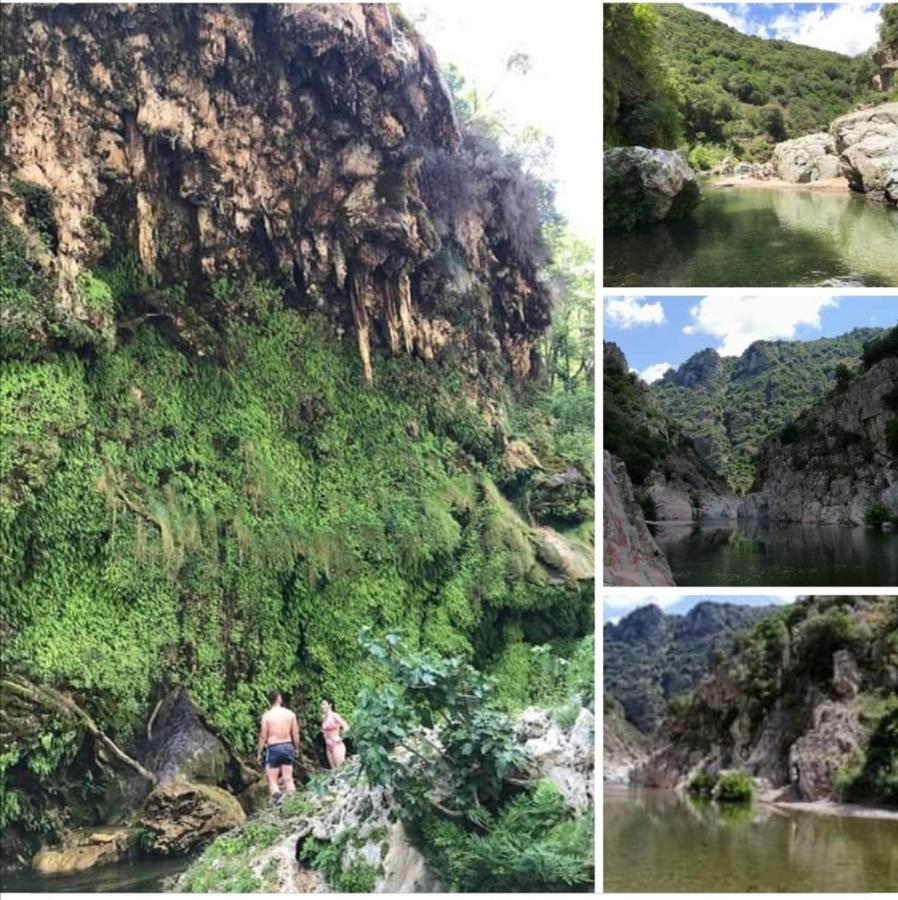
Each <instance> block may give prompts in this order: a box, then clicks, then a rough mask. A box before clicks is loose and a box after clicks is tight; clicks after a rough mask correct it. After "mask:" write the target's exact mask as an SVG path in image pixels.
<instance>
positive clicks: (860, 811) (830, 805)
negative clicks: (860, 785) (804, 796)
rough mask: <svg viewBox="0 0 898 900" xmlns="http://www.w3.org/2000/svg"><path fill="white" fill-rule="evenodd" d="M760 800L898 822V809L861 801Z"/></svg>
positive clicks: (826, 813)
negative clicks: (866, 803) (871, 804)
mask: <svg viewBox="0 0 898 900" xmlns="http://www.w3.org/2000/svg"><path fill="white" fill-rule="evenodd" d="M758 802H759V803H761V804H764V805H766V806H773V807H776V808H782V809H786V810H793V811H795V812H809V813H816V814H817V815H820V816H838V817H840V818H848V819H877V820H879V821H892V822H898V809H888V808H886V807H884V806H863V805H862V804H860V803H838V802H836V801H835V800H814V801H805V802H801V801H798V800H788V801H786V800H772V799H771V800H768V799H764V797H763V796H759V797H758Z"/></svg>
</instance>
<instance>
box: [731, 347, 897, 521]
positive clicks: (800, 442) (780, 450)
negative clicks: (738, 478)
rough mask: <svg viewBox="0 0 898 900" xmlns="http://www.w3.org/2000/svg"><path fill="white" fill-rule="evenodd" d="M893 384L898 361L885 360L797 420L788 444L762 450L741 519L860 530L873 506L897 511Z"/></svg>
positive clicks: (774, 441)
mask: <svg viewBox="0 0 898 900" xmlns="http://www.w3.org/2000/svg"><path fill="white" fill-rule="evenodd" d="M896 384H898V359H895V358H891V359H884V360H882V361H881V362H879V363H877V364H876V365H874V366H873V367H872V368H870V369H869V370H868V371H866V372H863V373H861V374H859V375H858V376H857V377H855V378H854V379H853V380H852V381H851V382H850V384H849V385H848V387H847V389H845V390H844V391H842V392H837V393H835V394H834V395H832V396H831V397H830V399H828V400H827V401H825V402H824V403H822V404H821V405H819V406H818V407H816V408H814V409H813V410H812V411H811V412H810V413H807V414H806V417H805V418H804V419H803V420H799V423H798V425H797V426H796V435H795V440H793V441H792V442H791V443H784V442H783V440H782V439H781V438H774V439H772V440H771V441H769V442H768V443H767V444H765V445H764V447H763V448H762V451H761V456H760V460H759V465H758V475H757V479H756V482H755V486H754V489H753V491H752V493H750V494H748V495H747V496H746V497H745V500H744V501H743V503H742V505H741V506H740V508H739V516H740V517H744V518H765V519H771V520H773V521H777V522H803V523H805V524H853V525H861V524H863V523H864V515H865V513H866V511H867V510H868V509H869V508H870V507H871V506H874V505H876V504H879V503H882V504H885V505H886V506H887V507H888V508H889V509H891V510H893V512H898V460H896V458H895V455H894V454H893V453H892V451H891V450H890V449H889V448H888V445H887V443H886V424H887V423H888V422H889V421H890V420H891V419H893V418H894V417H895V411H894V410H893V409H891V408H890V406H889V404H888V403H887V401H886V396H887V395H888V394H889V393H890V392H892V391H894V389H895V385H896Z"/></svg>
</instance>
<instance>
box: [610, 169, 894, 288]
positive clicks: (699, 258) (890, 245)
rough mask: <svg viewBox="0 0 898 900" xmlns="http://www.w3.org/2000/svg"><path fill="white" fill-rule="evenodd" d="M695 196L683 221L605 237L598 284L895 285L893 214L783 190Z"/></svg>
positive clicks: (856, 198) (849, 199)
mask: <svg viewBox="0 0 898 900" xmlns="http://www.w3.org/2000/svg"><path fill="white" fill-rule="evenodd" d="M704 195H705V198H704V200H703V201H702V203H701V204H700V205H699V206H698V207H697V208H696V210H695V212H694V213H693V215H692V217H691V218H688V219H684V220H682V221H678V222H672V223H662V224H659V225H653V226H649V227H646V228H643V229H639V230H637V231H633V232H627V233H621V234H610V233H609V234H606V235H605V254H604V257H605V262H604V265H605V286H606V287H630V286H632V287H715V286H731V287H789V286H800V285H805V286H807V285H817V284H820V283H821V282H829V281H833V280H834V281H835V282H836V283H837V284H845V285H863V286H869V287H877V286H878V287H895V286H898V210H895V209H891V208H887V207H885V206H883V205H881V204H877V203H871V202H868V201H866V200H865V199H864V198H863V196H861V195H857V194H835V193H814V192H812V191H802V190H794V189H783V188H750V189H749V188H719V187H710V186H705V188H704Z"/></svg>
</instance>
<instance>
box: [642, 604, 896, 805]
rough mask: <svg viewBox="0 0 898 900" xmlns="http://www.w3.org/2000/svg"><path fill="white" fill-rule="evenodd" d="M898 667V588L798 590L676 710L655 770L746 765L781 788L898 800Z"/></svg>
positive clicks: (799, 794) (658, 773)
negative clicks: (839, 593) (893, 593)
mask: <svg viewBox="0 0 898 900" xmlns="http://www.w3.org/2000/svg"><path fill="white" fill-rule="evenodd" d="M896 672H898V598H896V597H807V598H801V599H800V600H799V601H798V602H796V603H795V604H794V605H792V606H787V607H784V608H782V609H778V610H777V611H776V612H775V613H774V614H773V615H771V616H770V617H768V618H766V619H765V620H764V621H763V622H761V623H759V624H758V625H756V626H755V627H754V628H753V629H752V630H750V631H746V632H743V634H741V635H740V636H739V637H738V639H737V642H736V646H735V648H734V651H733V652H732V653H731V654H730V655H729V656H728V657H726V658H720V659H719V661H718V664H717V665H715V667H714V671H713V672H712V674H711V675H710V676H709V677H708V678H707V679H706V680H705V681H704V682H702V684H701V685H700V686H699V687H698V688H697V689H696V691H695V693H694V695H693V696H692V697H691V698H690V699H689V701H688V702H684V703H681V704H678V706H677V708H674V709H671V710H670V713H669V716H668V719H667V721H666V723H665V735H666V737H667V738H668V740H669V743H668V744H667V746H666V747H664V748H663V749H662V750H660V751H659V752H658V754H657V756H656V757H655V758H654V759H653V760H652V761H651V762H650V763H649V766H648V770H647V773H646V774H647V775H648V777H649V780H651V781H656V782H657V781H659V779H661V780H664V779H667V780H668V783H669V778H670V773H671V772H674V771H678V772H679V777H683V776H685V775H686V774H687V773H689V772H690V771H696V769H697V767H698V766H702V767H706V768H707V769H708V770H709V771H719V770H720V769H721V768H731V767H738V768H740V769H744V770H745V771H746V772H747V773H748V774H749V775H751V776H753V777H754V778H757V779H759V780H762V781H763V782H764V783H765V784H767V785H768V786H769V787H773V788H784V789H785V790H784V792H783V794H782V796H783V797H784V798H788V797H791V798H792V799H800V800H818V799H825V798H829V797H835V798H836V799H841V800H850V801H856V802H879V803H888V804H891V805H898V753H896V748H898V696H896V687H898V675H896ZM663 773H666V774H663Z"/></svg>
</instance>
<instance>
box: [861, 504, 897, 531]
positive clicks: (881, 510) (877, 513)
mask: <svg viewBox="0 0 898 900" xmlns="http://www.w3.org/2000/svg"><path fill="white" fill-rule="evenodd" d="M891 520H892V511H891V510H890V509H889V508H888V506H886V505H885V503H876V504H874V505H873V506H871V507H870V508H869V509H868V510H867V511H866V512H865V513H864V522H865V523H866V524H867V525H869V526H871V527H873V528H879V527H880V526H881V525H882V524H883V523H884V522H890V521H891Z"/></svg>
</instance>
